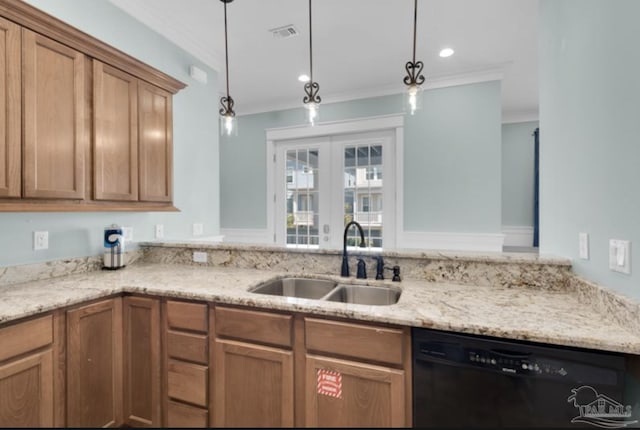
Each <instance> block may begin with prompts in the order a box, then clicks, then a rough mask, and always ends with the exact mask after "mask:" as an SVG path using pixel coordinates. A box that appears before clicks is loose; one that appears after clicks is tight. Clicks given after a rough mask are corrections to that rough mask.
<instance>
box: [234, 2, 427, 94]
mask: <svg viewBox="0 0 640 430" xmlns="http://www.w3.org/2000/svg"><path fill="white" fill-rule="evenodd" d="M309 1H311V0H309ZM414 56H415V54H414ZM224 58H225V62H226V68H227V98H229V44H228V42H227V3H226V2H225V3H224Z"/></svg>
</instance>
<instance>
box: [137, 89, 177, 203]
mask: <svg viewBox="0 0 640 430" xmlns="http://www.w3.org/2000/svg"><path fill="white" fill-rule="evenodd" d="M138 100H139V103H138V113H139V118H140V121H139V124H138V130H139V137H140V200H142V201H145V202H170V201H171V199H172V196H173V190H172V183H173V182H172V176H173V167H172V166H173V121H172V112H173V107H172V99H171V93H169V92H167V91H164V90H161V89H160V88H158V87H155V86H153V85H149V84H146V83H143V82H140V84H139V86H138Z"/></svg>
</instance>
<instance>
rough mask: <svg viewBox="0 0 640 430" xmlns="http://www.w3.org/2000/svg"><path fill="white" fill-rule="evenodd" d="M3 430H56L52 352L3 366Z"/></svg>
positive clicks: (0, 369) (0, 422) (0, 396)
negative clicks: (21, 429)
mask: <svg viewBox="0 0 640 430" xmlns="http://www.w3.org/2000/svg"><path fill="white" fill-rule="evenodd" d="M0 427H32V428H33V427H53V359H52V351H51V350H50V349H49V350H47V351H43V352H38V353H35V354H32V355H28V356H26V357H24V358H21V359H18V360H15V361H12V362H9V363H7V364H4V365H2V366H0Z"/></svg>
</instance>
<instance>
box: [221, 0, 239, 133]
mask: <svg viewBox="0 0 640 430" xmlns="http://www.w3.org/2000/svg"><path fill="white" fill-rule="evenodd" d="M220 1H221V2H222V3H224V55H225V65H226V70H227V95H226V96H223V97H221V98H220V105H221V106H222V107H221V108H220V135H221V136H237V135H238V121H237V120H236V113H235V111H234V110H233V105H234V104H235V102H234V101H233V98H232V97H231V96H230V95H229V44H228V41H227V3H231V2H232V1H233V0H220Z"/></svg>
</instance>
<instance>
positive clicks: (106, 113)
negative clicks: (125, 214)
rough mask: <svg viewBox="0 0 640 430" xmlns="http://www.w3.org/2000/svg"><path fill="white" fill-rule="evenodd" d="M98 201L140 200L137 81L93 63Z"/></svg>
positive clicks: (96, 196)
mask: <svg viewBox="0 0 640 430" xmlns="http://www.w3.org/2000/svg"><path fill="white" fill-rule="evenodd" d="M93 133H94V134H93V144H94V164H93V185H94V199H95V200H116V201H118V200H120V201H122V200H125V201H126V200H138V79H137V78H135V77H133V76H131V75H129V74H127V73H124V72H121V71H120V70H118V69H115V68H113V67H110V66H108V65H106V64H103V63H101V62H100V61H97V60H94V61H93Z"/></svg>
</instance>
